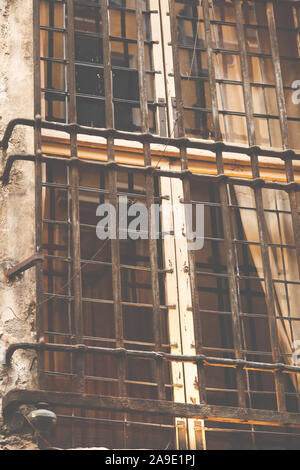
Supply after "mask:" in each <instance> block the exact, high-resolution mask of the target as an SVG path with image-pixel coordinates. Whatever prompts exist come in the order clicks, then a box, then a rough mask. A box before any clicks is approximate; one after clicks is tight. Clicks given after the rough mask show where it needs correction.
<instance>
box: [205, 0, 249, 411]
mask: <svg viewBox="0 0 300 470" xmlns="http://www.w3.org/2000/svg"><path fill="white" fill-rule="evenodd" d="M202 5H203V18H204V26H205V39H206V48H207V64H208V73H209V83H210V94H211V106H212V116H213V124H214V135H215V139H216V140H221V132H220V123H219V116H218V103H217V92H216V79H215V71H214V61H213V50H212V35H211V23H210V18H209V3H208V0H203V2H202ZM216 163H217V171H218V174H224V163H223V154H222V152H220V151H217V152H216ZM219 190H220V200H221V210H222V220H223V227H224V240H225V249H226V257H227V272H228V276H229V291H230V305H231V312H232V327H233V339H234V349H235V357H236V358H237V359H242V358H243V346H242V329H241V322H240V315H239V298H238V290H237V284H236V277H235V266H236V265H237V260H236V256H235V249H234V242H233V233H232V225H231V213H230V209H229V200H228V191H227V185H226V183H225V182H222V181H221V182H220V183H219ZM237 388H238V401H239V406H241V407H245V406H246V394H245V390H246V377H245V372H244V371H243V370H242V369H240V368H237Z"/></svg>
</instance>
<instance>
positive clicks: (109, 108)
mask: <svg viewBox="0 0 300 470" xmlns="http://www.w3.org/2000/svg"><path fill="white" fill-rule="evenodd" d="M99 2H100V6H101V16H102V26H103V64H104V86H105V116H106V127H108V128H110V129H112V128H113V127H114V106H113V83H112V69H111V47H110V41H109V12H108V0H99ZM107 155H108V161H110V162H114V161H115V152H114V139H113V138H112V137H108V138H107ZM108 186H109V198H110V203H111V204H112V205H113V206H114V208H115V210H116V213H117V210H118V196H117V171H116V169H115V168H113V167H112V168H110V169H109V170H108ZM117 220H118V217H117ZM117 233H118V227H117ZM110 243H111V259H112V284H113V299H114V319H115V320H114V323H115V336H116V347H117V348H120V347H124V332H123V313H122V303H121V302H122V299H121V292H122V290H121V286H122V284H121V269H120V242H119V240H118V239H115V240H111V241H110ZM118 376H119V381H118V383H119V395H120V396H124V395H125V394H126V389H125V376H126V362H125V357H124V358H119V362H118Z"/></svg>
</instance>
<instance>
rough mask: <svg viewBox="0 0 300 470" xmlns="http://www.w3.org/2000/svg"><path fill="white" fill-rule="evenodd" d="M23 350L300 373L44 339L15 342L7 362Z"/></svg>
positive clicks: (284, 367)
mask: <svg viewBox="0 0 300 470" xmlns="http://www.w3.org/2000/svg"><path fill="white" fill-rule="evenodd" d="M19 349H22V350H33V351H64V352H76V351H80V352H81V353H82V354H89V353H95V354H104V355H105V354H106V355H111V356H119V357H122V356H128V357H139V358H144V359H154V360H156V361H161V360H166V361H171V362H190V363H194V364H197V363H201V364H202V365H206V366H214V367H232V368H243V369H245V370H257V371H269V372H276V371H278V370H280V371H282V372H283V373H287V374H292V373H296V374H298V373H300V367H299V366H292V365H287V364H284V363H281V362H278V363H265V362H255V361H248V360H243V359H230V358H222V357H209V356H206V355H205V354H196V355H193V356H190V355H184V354H183V355H181V354H177V355H176V354H171V353H166V352H163V351H145V350H136V349H134V350H130V349H125V348H118V347H116V348H105V347H98V346H87V345H85V344H76V345H71V344H56V343H45V342H43V341H41V342H39V343H14V344H11V345H10V346H9V347H8V348H7V351H6V356H5V364H6V365H7V366H10V364H11V359H12V356H13V354H14V353H15V351H17V350H19Z"/></svg>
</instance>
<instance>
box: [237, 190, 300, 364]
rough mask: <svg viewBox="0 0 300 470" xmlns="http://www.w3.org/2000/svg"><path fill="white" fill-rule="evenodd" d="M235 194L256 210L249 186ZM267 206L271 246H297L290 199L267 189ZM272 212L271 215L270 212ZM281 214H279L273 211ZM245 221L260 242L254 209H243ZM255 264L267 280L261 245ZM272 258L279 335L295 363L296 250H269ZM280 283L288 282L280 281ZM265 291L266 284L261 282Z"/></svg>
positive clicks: (299, 333) (254, 250)
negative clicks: (293, 355) (263, 267)
mask: <svg viewBox="0 0 300 470" xmlns="http://www.w3.org/2000/svg"><path fill="white" fill-rule="evenodd" d="M235 194H236V198H237V202H238V205H240V206H241V207H251V208H255V198H254V192H253V190H252V189H251V188H249V187H247V186H236V187H235ZM263 204H264V208H265V209H266V210H267V211H265V214H264V216H265V221H266V227H267V235H268V243H270V244H280V245H293V244H294V237H293V227H292V219H291V214H289V213H288V212H290V201H289V196H288V194H287V193H286V192H284V191H275V190H266V189H263ZM268 211H269V212H268ZM271 211H278V212H271ZM240 216H241V221H242V225H243V229H244V233H245V237H246V239H247V240H248V241H253V242H259V232H258V222H257V217H256V215H255V213H254V211H253V210H247V209H241V210H240ZM249 249H250V252H251V256H252V258H253V262H254V264H255V267H256V269H257V273H258V276H259V277H263V270H262V257H261V250H260V246H258V245H251V244H250V245H249ZM269 257H270V265H271V272H272V277H273V279H274V280H275V282H274V293H275V306H276V315H277V316H278V317H281V319H279V320H278V321H277V328H278V336H279V342H280V346H281V351H282V352H283V353H287V354H289V356H286V360H285V361H286V362H287V363H288V364H293V360H292V357H291V354H292V353H293V351H294V346H295V342H296V341H297V340H298V341H299V340H300V321H295V320H294V321H288V319H289V317H292V318H299V319H300V301H299V300H300V296H299V294H300V287H299V285H297V284H293V282H295V281H296V282H297V281H299V280H300V279H299V272H298V264H297V258H296V251H295V249H292V248H289V247H284V246H283V247H280V246H279V247H273V246H272V247H269ZM276 281H287V282H288V284H286V283H285V282H276ZM261 284H262V288H263V290H264V291H265V283H264V281H261Z"/></svg>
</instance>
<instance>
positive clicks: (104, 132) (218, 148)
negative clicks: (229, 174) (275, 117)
mask: <svg viewBox="0 0 300 470" xmlns="http://www.w3.org/2000/svg"><path fill="white" fill-rule="evenodd" d="M18 125H23V126H29V127H34V126H35V120H34V119H21V118H20V119H13V120H11V121H10V122H9V123H8V125H7V127H6V129H5V132H4V135H3V139H2V140H1V141H0V147H1V148H2V149H4V150H7V148H8V143H9V139H10V138H11V135H12V133H13V131H14V128H15V127H16V126H18ZM40 125H41V128H43V129H52V130H57V131H61V132H66V133H68V134H74V133H75V134H82V135H93V136H95V137H104V138H109V137H111V138H114V139H121V140H128V141H133V142H140V143H145V142H149V143H152V144H162V145H167V146H171V147H176V148H178V149H180V148H181V147H183V146H185V147H186V148H196V149H200V150H207V151H209V152H213V153H216V152H229V153H236V154H245V155H248V156H252V155H253V154H255V155H257V156H261V157H273V158H280V159H282V160H286V159H287V158H290V159H291V160H300V153H297V152H295V151H294V150H271V149H266V148H263V147H259V146H256V145H255V146H250V147H249V146H246V145H235V144H226V143H224V142H215V141H207V140H200V139H199V140H196V139H189V138H187V137H175V138H170V137H161V136H158V135H154V134H151V133H135V132H124V131H118V130H116V129H109V128H106V129H103V128H101V129H100V128H94V127H86V126H80V125H79V124H75V123H71V124H65V123H58V122H50V121H44V120H41V121H40Z"/></svg>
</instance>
